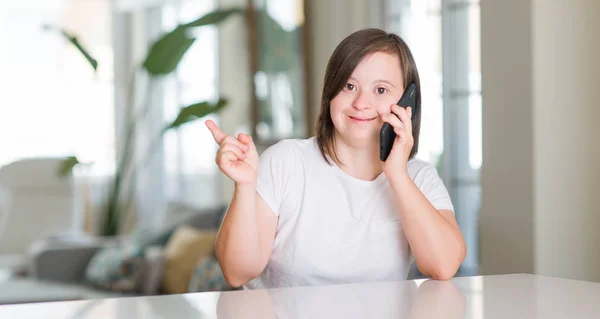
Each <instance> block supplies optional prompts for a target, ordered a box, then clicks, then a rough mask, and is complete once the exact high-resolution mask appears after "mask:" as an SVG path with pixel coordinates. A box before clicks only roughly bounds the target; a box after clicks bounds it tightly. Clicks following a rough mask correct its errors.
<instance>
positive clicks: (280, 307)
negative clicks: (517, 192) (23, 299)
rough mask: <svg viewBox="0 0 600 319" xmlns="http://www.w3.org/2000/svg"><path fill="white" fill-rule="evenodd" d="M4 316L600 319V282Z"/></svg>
mask: <svg viewBox="0 0 600 319" xmlns="http://www.w3.org/2000/svg"><path fill="white" fill-rule="evenodd" d="M0 318H194V319H198V318H220V319H221V318H227V319H229V318H236V319H238V318H239V319H245V318H394V319H396V318H528V319H529V318H600V283H591V282H582V281H574V280H566V279H558V278H550V277H541V276H533V275H501V276H483V277H463V278H455V279H452V280H451V281H445V282H441V281H404V282H385V283H369V284H348V285H339V286H320V287H301V288H283V289H271V290H254V291H233V292H225V293H196V294H183V295H169V296H156V297H134V298H117V299H98V300H87V301H66V302H49V303H39V304H25V305H7V306H0Z"/></svg>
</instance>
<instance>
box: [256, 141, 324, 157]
mask: <svg viewBox="0 0 600 319" xmlns="http://www.w3.org/2000/svg"><path fill="white" fill-rule="evenodd" d="M315 145H316V144H315V140H314V138H313V137H311V138H303V139H301V138H288V139H282V140H279V141H278V142H276V143H275V144H273V145H271V146H269V147H267V148H266V149H265V150H264V151H263V152H262V153H261V156H262V157H267V156H268V157H277V158H287V157H289V156H301V155H303V154H307V153H308V152H310V151H311V150H313V149H314V148H315Z"/></svg>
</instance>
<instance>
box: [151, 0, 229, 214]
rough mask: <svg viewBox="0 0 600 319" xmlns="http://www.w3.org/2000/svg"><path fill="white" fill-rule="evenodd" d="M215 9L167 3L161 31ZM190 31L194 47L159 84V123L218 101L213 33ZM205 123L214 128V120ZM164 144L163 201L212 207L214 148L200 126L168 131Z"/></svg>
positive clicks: (203, 4)
mask: <svg viewBox="0 0 600 319" xmlns="http://www.w3.org/2000/svg"><path fill="white" fill-rule="evenodd" d="M215 8H216V6H215V1H213V0H206V1H182V2H172V3H169V4H168V5H165V7H164V8H163V16H162V19H163V29H164V31H165V32H168V31H171V30H172V29H173V28H174V27H176V26H177V25H178V24H183V23H187V22H190V21H193V20H195V19H197V18H199V17H201V16H203V15H204V14H206V13H208V12H210V11H212V10H214V9H215ZM194 32H195V35H196V38H197V40H196V42H195V43H194V44H193V45H192V47H191V48H190V49H189V50H188V52H187V53H186V55H185V56H184V57H183V59H182V61H181V63H180V65H179V67H178V69H177V71H176V72H175V74H173V75H171V76H170V77H169V78H168V79H166V81H165V87H164V88H165V91H164V98H165V99H164V109H163V114H164V116H165V121H171V120H172V119H173V118H175V116H177V114H178V112H179V110H180V108H181V107H184V106H188V105H190V104H193V103H198V102H202V101H207V100H208V101H214V100H215V99H216V98H217V97H218V90H217V71H218V69H217V66H218V60H217V47H218V39H217V35H218V33H217V28H216V27H215V26H205V27H200V28H196V29H195V30H194ZM209 118H210V119H212V120H214V121H215V122H216V123H217V124H218V123H219V121H218V117H217V116H216V115H211V116H208V117H207V119H209ZM164 143H165V147H164V152H165V173H166V176H167V181H166V184H167V185H166V192H167V198H168V200H169V201H171V202H179V203H183V204H187V205H192V206H195V207H202V206H212V205H215V204H216V203H218V201H219V196H218V194H219V189H218V187H215V183H216V180H217V179H218V177H219V171H218V168H217V167H216V165H215V162H214V157H215V154H216V151H217V144H216V143H215V142H214V140H213V138H212V135H211V134H210V132H209V131H208V130H207V129H206V127H205V126H204V123H203V121H195V122H192V123H188V124H185V125H183V126H182V127H180V128H179V129H178V130H176V131H171V132H168V133H167V134H166V135H165V139H164Z"/></svg>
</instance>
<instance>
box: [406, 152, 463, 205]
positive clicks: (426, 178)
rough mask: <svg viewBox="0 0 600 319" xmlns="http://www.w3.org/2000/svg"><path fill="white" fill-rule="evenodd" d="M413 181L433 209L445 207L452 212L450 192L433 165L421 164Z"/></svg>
mask: <svg viewBox="0 0 600 319" xmlns="http://www.w3.org/2000/svg"><path fill="white" fill-rule="evenodd" d="M414 182H415V184H416V185H417V186H418V187H419V189H420V190H421V192H422V193H423V195H425V197H426V198H427V199H428V200H429V202H430V203H431V205H433V207H435V209H437V210H441V209H447V210H451V211H452V212H454V205H453V204H452V200H451V199H450V194H449V193H448V190H447V189H446V186H445V185H444V182H443V181H442V179H441V178H440V176H439V174H438V172H437V169H436V168H435V166H433V165H431V164H429V163H427V164H426V165H425V166H423V168H422V169H420V170H419V172H418V173H417V174H416V176H415V178H414Z"/></svg>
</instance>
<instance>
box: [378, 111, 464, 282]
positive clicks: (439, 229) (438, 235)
mask: <svg viewBox="0 0 600 319" xmlns="http://www.w3.org/2000/svg"><path fill="white" fill-rule="evenodd" d="M391 112H392V113H388V114H382V115H381V117H382V119H383V121H385V122H388V123H390V124H391V125H392V126H393V127H394V132H395V133H396V135H397V136H396V139H395V140H394V145H393V147H392V151H391V153H390V155H389V157H388V158H387V160H386V161H385V162H384V163H383V170H384V172H385V174H386V176H387V178H388V180H389V183H390V185H391V187H392V190H393V192H394V199H395V202H396V207H397V208H398V211H399V214H400V219H401V220H402V225H403V228H404V232H405V234H406V238H407V239H408V243H409V245H410V248H411V250H412V252H413V256H414V258H415V262H416V264H417V267H418V268H419V271H421V273H423V274H424V275H427V276H430V277H432V278H434V279H441V280H445V279H450V278H452V276H454V275H455V274H456V271H457V270H458V267H460V264H461V263H462V261H463V260H464V258H465V255H466V251H467V249H466V245H465V242H464V239H463V236H462V233H461V231H460V229H459V228H458V224H457V223H456V219H455V218H454V213H453V212H452V211H449V210H440V211H438V210H436V209H435V207H433V205H432V204H431V203H430V202H429V200H428V199H427V198H426V197H425V195H423V193H422V192H421V190H420V189H419V188H418V187H417V185H415V183H414V182H413V181H412V179H410V177H409V175H408V158H409V156H410V153H411V150H412V148H413V145H414V138H413V135H412V133H413V132H412V131H413V130H412V121H411V118H412V117H411V116H412V109H411V108H410V107H408V108H406V109H405V108H403V107H400V106H397V105H391Z"/></svg>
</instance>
